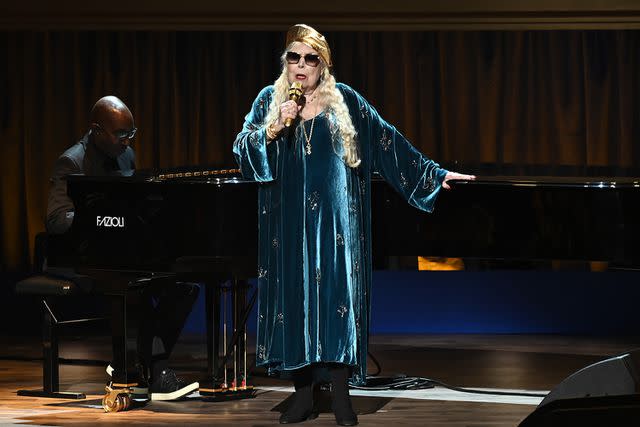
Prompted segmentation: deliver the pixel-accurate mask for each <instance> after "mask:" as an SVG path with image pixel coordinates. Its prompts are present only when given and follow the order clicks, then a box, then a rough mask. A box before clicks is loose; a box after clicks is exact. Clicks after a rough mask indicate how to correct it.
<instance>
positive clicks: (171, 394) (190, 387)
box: [149, 369, 200, 400]
mask: <svg viewBox="0 0 640 427" xmlns="http://www.w3.org/2000/svg"><path fill="white" fill-rule="evenodd" d="M198 387H200V384H198V383H197V382H193V383H189V382H187V381H185V380H184V379H182V378H180V377H178V376H177V375H176V373H175V372H174V371H172V370H171V369H166V370H164V371H162V373H161V374H160V376H158V377H157V378H154V379H152V381H151V387H150V388H149V391H150V392H151V400H178V399H181V398H183V397H185V396H187V395H188V394H190V393H193V392H194V391H196V390H197V389H198Z"/></svg>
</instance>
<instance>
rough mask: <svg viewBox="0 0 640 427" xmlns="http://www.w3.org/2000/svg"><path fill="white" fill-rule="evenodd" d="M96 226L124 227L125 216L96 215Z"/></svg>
mask: <svg viewBox="0 0 640 427" xmlns="http://www.w3.org/2000/svg"><path fill="white" fill-rule="evenodd" d="M96 227H120V228H124V217H123V216H96Z"/></svg>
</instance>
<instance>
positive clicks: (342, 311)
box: [337, 305, 349, 317]
mask: <svg viewBox="0 0 640 427" xmlns="http://www.w3.org/2000/svg"><path fill="white" fill-rule="evenodd" d="M337 311H338V314H339V315H340V317H344V315H345V314H347V312H348V311H349V309H348V308H347V307H346V306H345V305H341V306H340V307H338V310H337Z"/></svg>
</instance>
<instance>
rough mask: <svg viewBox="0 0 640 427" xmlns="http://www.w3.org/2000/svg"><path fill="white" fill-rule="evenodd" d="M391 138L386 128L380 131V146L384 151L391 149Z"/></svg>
mask: <svg viewBox="0 0 640 427" xmlns="http://www.w3.org/2000/svg"><path fill="white" fill-rule="evenodd" d="M391 142H392V140H391V136H390V135H388V133H387V128H384V129H382V137H381V138H380V145H381V146H382V149H383V150H384V151H387V150H389V147H391Z"/></svg>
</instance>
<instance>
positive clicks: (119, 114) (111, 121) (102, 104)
mask: <svg viewBox="0 0 640 427" xmlns="http://www.w3.org/2000/svg"><path fill="white" fill-rule="evenodd" d="M134 128H135V126H134V121H133V114H131V111H130V110H129V108H128V107H127V106H126V105H125V103H124V102H122V101H121V100H120V99H119V98H117V97H115V96H105V97H102V98H100V99H99V100H98V102H96V103H95V105H94V106H93V108H92V109H91V130H92V134H93V140H94V142H95V144H96V146H97V147H98V148H99V149H100V150H101V151H103V152H104V153H105V154H106V155H108V156H109V157H112V158H116V157H118V156H119V155H121V154H122V153H124V151H125V150H126V149H127V147H128V146H129V144H130V142H131V141H130V139H131V138H129V137H123V135H127V134H130V133H131V132H132V130H133V129H134Z"/></svg>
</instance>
